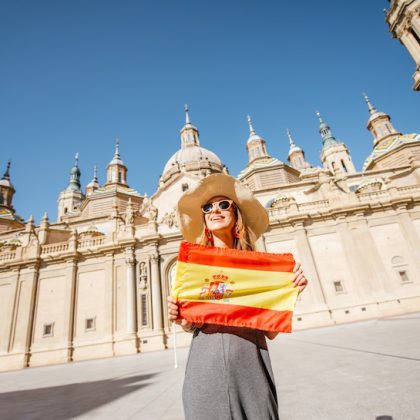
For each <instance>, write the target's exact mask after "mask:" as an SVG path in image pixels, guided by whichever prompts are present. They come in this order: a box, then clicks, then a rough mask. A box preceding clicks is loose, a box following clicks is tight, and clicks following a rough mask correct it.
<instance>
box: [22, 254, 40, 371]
mask: <svg viewBox="0 0 420 420" xmlns="http://www.w3.org/2000/svg"><path fill="white" fill-rule="evenodd" d="M39 267H40V262H39V261H37V262H35V263H33V271H32V273H31V274H30V277H32V278H30V280H29V283H30V285H31V289H32V290H31V298H30V306H29V314H28V315H29V317H28V324H27V334H26V340H25V358H24V367H29V366H30V358H31V345H32V340H33V336H34V334H35V324H34V320H35V312H36V308H37V306H38V285H39Z"/></svg>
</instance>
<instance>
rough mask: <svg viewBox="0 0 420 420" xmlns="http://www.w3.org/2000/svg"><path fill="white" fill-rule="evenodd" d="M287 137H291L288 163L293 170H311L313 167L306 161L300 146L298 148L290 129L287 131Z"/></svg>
mask: <svg viewBox="0 0 420 420" xmlns="http://www.w3.org/2000/svg"><path fill="white" fill-rule="evenodd" d="M287 136H288V137H289V145H290V148H289V156H288V161H289V163H290V165H291V166H292V168H295V169H297V170H298V171H301V170H302V169H307V168H310V167H311V165H310V164H309V163H308V162H306V160H305V152H304V151H303V149H301V148H300V147H299V146H296V144H295V141H294V139H293V137H292V134H291V133H290V130H289V129H287Z"/></svg>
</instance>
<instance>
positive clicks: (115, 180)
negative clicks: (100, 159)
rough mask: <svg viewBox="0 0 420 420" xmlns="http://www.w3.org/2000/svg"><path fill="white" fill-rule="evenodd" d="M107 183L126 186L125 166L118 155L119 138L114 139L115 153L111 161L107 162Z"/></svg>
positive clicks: (106, 184)
mask: <svg viewBox="0 0 420 420" xmlns="http://www.w3.org/2000/svg"><path fill="white" fill-rule="evenodd" d="M108 185H121V186H124V187H128V184H127V167H126V166H125V165H124V162H123V161H122V160H121V156H120V140H119V139H118V138H117V139H115V153H114V157H113V159H112V160H111V162H109V163H108V166H107V168H106V183H105V186H108Z"/></svg>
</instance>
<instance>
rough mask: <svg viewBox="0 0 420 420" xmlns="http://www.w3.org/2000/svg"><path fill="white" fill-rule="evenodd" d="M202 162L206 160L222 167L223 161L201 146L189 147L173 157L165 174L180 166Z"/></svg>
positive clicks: (166, 167) (166, 166)
mask: <svg viewBox="0 0 420 420" xmlns="http://www.w3.org/2000/svg"><path fill="white" fill-rule="evenodd" d="M202 160H206V161H208V162H210V163H214V164H216V165H220V166H222V161H221V160H220V159H219V158H218V156H217V155H216V154H215V153H213V152H211V151H210V150H207V149H205V148H204V147H201V146H189V147H183V148H182V149H179V150H178V151H177V152H176V153H175V154H174V155H172V156H171V158H170V159H169V160H168V162H167V164H166V165H165V168H164V169H163V174H165V173H166V172H167V171H169V170H170V169H172V168H173V167H174V166H177V165H178V164H179V165H180V166H182V165H186V164H188V163H197V162H200V161H202Z"/></svg>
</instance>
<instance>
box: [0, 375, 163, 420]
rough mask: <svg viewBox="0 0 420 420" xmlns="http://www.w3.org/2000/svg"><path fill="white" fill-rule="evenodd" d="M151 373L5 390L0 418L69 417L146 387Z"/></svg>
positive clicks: (1, 395)
mask: <svg viewBox="0 0 420 420" xmlns="http://www.w3.org/2000/svg"><path fill="white" fill-rule="evenodd" d="M153 376H155V375H154V374H149V375H137V376H130V377H127V378H122V379H107V380H102V381H95V382H85V383H74V384H70V385H63V386H56V387H49V388H41V389H28V390H24V391H12V392H6V393H3V394H0V407H1V411H0V419H25V420H29V419H41V418H42V419H72V418H75V417H77V416H80V415H82V414H83V413H86V412H88V411H91V410H93V409H95V408H97V407H100V406H101V405H104V404H107V403H109V402H111V401H113V400H116V399H118V398H121V397H123V396H124V395H127V394H129V393H131V392H134V391H137V390H138V389H140V388H143V387H146V386H147V385H149V383H148V382H147V380H148V379H150V378H152V377H153Z"/></svg>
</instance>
